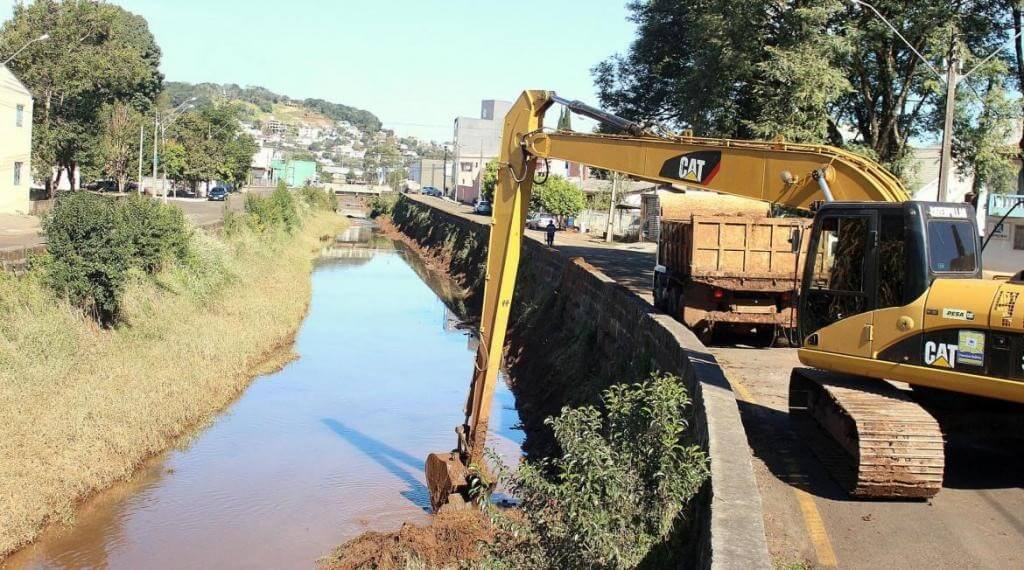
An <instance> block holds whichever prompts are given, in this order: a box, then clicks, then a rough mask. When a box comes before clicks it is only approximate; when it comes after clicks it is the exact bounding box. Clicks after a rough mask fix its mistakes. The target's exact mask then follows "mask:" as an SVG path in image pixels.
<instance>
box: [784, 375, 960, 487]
mask: <svg viewBox="0 0 1024 570" xmlns="http://www.w3.org/2000/svg"><path fill="white" fill-rule="evenodd" d="M789 413H790V416H791V417H792V418H794V419H795V420H798V421H802V422H806V423H813V424H817V426H816V427H819V428H820V429H811V430H810V432H809V434H808V435H809V437H808V438H807V439H808V442H809V443H810V446H811V448H812V449H813V450H814V452H815V454H816V455H817V456H818V457H819V459H820V460H821V461H822V463H823V464H824V465H825V467H826V468H827V469H828V470H829V472H830V473H831V475H832V477H833V478H834V479H835V480H836V481H837V482H838V483H839V484H840V485H841V486H842V487H843V488H845V489H846V490H847V491H848V492H849V493H850V494H851V495H852V496H854V497H858V498H875V499H887V498H916V499H927V498H930V497H933V496H935V494H936V493H938V492H939V489H941V488H942V475H943V469H944V467H945V450H944V441H943V435H942V430H941V429H940V427H939V423H938V421H937V420H936V419H935V418H934V417H933V416H932V415H931V414H930V413H928V411H926V410H925V409H924V408H922V407H921V406H920V405H918V404H917V403H916V402H914V401H913V400H912V399H911V397H910V396H909V395H908V393H907V392H906V391H903V390H899V389H898V388H896V387H895V386H893V385H892V384H890V383H888V382H886V381H884V380H874V379H869V378H860V377H856V376H847V375H841V374H834V373H830V372H824V371H821V370H814V369H809V368H796V369H794V370H793V373H792V375H791V376H790V383H789ZM810 420H813V421H810ZM811 427H812V428H813V427H815V426H811ZM829 440H831V441H829Z"/></svg>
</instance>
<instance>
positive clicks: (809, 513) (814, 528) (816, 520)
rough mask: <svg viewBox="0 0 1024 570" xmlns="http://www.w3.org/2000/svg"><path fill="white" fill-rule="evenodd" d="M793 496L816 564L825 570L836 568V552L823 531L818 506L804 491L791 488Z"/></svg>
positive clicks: (826, 532)
mask: <svg viewBox="0 0 1024 570" xmlns="http://www.w3.org/2000/svg"><path fill="white" fill-rule="evenodd" d="M793 494H794V495H796V501H797V502H798V503H800V510H801V511H802V512H803V515H804V525H806V526H807V534H808V535H810V537H811V544H813V545H814V553H815V554H817V556H818V564H821V565H822V566H825V567H827V568H836V567H837V566H839V561H838V560H837V559H836V551H835V550H833V549H832V541H831V540H829V538H828V531H827V530H825V523H824V521H822V520H821V513H820V512H818V506H817V505H815V504H814V498H813V497H811V496H810V495H809V494H807V492H806V491H803V490H800V489H797V488H796V487H793Z"/></svg>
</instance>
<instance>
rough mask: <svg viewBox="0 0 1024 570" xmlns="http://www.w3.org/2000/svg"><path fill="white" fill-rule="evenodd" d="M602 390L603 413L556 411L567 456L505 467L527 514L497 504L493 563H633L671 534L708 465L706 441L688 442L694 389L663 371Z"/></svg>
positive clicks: (539, 565) (571, 565)
mask: <svg viewBox="0 0 1024 570" xmlns="http://www.w3.org/2000/svg"><path fill="white" fill-rule="evenodd" d="M603 398H604V406H605V410H604V412H603V413H602V412H601V411H599V410H598V409H597V408H594V407H590V406H588V407H582V408H577V409H569V408H565V409H563V410H562V414H561V416H560V417H558V418H549V420H548V422H549V423H550V424H551V426H552V427H553V428H554V434H555V438H556V440H557V442H558V444H559V446H560V448H561V450H562V454H561V455H560V456H559V457H556V458H551V459H545V460H543V461H539V462H527V463H523V464H522V465H520V466H519V469H518V472H517V473H515V474H512V475H509V474H508V473H507V470H504V469H503V470H502V472H503V476H502V478H503V480H504V481H505V483H506V484H507V485H508V488H509V489H510V490H511V492H512V494H513V495H515V496H516V497H518V498H519V499H520V501H521V504H520V509H519V510H520V512H519V515H521V516H510V515H508V514H506V513H504V512H501V511H497V510H492V516H493V517H494V520H495V523H496V526H497V527H498V528H499V533H498V538H497V540H496V542H495V544H494V545H493V546H492V547H491V548H490V550H489V557H490V562H491V565H492V566H494V567H505V568H559V569H561V568H635V567H637V566H638V565H639V564H641V562H645V561H647V562H649V561H650V556H651V555H652V553H653V552H655V551H656V549H657V548H658V547H659V546H660V545H663V544H665V543H666V542H667V541H668V540H669V538H670V535H671V533H672V531H673V530H674V528H675V527H676V525H678V524H679V522H680V519H681V514H682V511H683V509H684V507H685V506H686V505H687V504H688V503H689V501H690V500H691V499H692V498H693V497H694V496H695V495H696V494H697V492H698V491H699V490H700V488H701V486H702V485H703V483H704V481H705V480H706V479H707V477H708V474H709V470H708V460H707V457H706V456H705V454H704V453H703V452H702V451H701V450H700V448H699V447H697V446H688V445H684V443H683V435H684V432H685V431H686V429H687V426H688V423H687V408H689V406H690V399H689V397H688V396H687V393H686V390H685V389H684V388H683V387H682V385H681V384H680V381H679V379H678V378H675V377H673V376H663V377H653V378H652V379H651V380H650V381H648V382H644V383H641V384H632V385H617V386H613V387H611V388H609V389H608V390H606V391H605V392H604V395H603Z"/></svg>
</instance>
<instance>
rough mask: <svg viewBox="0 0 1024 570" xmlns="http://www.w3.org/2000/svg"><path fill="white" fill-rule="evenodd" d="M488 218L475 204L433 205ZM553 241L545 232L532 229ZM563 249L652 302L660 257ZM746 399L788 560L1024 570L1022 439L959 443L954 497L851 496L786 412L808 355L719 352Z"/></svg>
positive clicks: (646, 250) (574, 246)
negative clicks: (794, 377) (797, 369)
mask: <svg viewBox="0 0 1024 570" xmlns="http://www.w3.org/2000/svg"><path fill="white" fill-rule="evenodd" d="M417 198H418V199H422V200H424V201H427V202H428V203H430V204H433V205H437V206H440V207H442V208H444V209H445V210H447V211H450V212H453V213H458V214H460V215H465V216H467V217H470V218H473V219H477V220H479V221H484V222H486V221H487V218H486V217H483V216H474V215H472V214H471V213H469V208H468V207H466V206H462V205H456V204H452V203H451V202H444V201H442V200H439V199H436V198H422V197H417ZM527 235H528V236H529V237H530V238H532V239H537V240H542V239H543V234H542V233H541V232H533V231H529V232H527ZM555 246H556V248H557V249H560V250H562V251H565V252H567V253H569V254H570V255H573V256H580V257H583V258H585V259H586V260H587V261H588V262H590V263H591V264H593V265H594V266H596V267H598V268H599V269H601V270H602V271H604V272H605V273H606V274H607V275H608V276H609V277H612V278H613V279H616V280H618V281H619V282H621V283H623V284H625V285H626V286H628V287H630V288H631V289H633V290H634V291H635V292H636V293H638V294H639V295H641V296H643V297H644V298H645V299H647V300H648V301H650V299H651V296H650V290H649V288H650V283H651V278H652V268H653V266H654V250H653V248H651V247H650V246H649V245H648V246H630V245H626V244H615V245H614V246H611V247H609V246H607V245H605V244H604V243H603V242H597V241H592V240H590V239H589V238H588V237H587V236H580V235H579V234H570V233H566V232H560V233H559V234H558V237H557V238H556V243H555ZM708 351H709V352H710V353H711V354H713V355H714V356H715V358H716V359H717V360H718V362H719V364H721V366H722V368H723V370H724V371H725V373H726V375H727V377H728V378H729V381H730V382H731V383H732V384H733V388H734V390H735V392H736V395H737V398H738V399H739V400H740V413H741V415H742V418H743V423H744V426H745V428H746V430H747V440H748V444H749V445H750V448H751V450H752V452H753V456H754V471H755V473H756V475H757V479H758V486H759V487H760V489H761V494H762V501H763V504H764V509H765V512H764V519H765V528H766V532H767V533H768V545H769V550H770V552H771V554H772V556H773V558H774V559H775V560H776V562H778V563H779V564H780V565H785V564H791V563H798V562H806V563H807V564H808V565H810V566H813V567H840V568H930V569H938V568H1020V567H1024V454H1022V453H1021V445H1020V443H1019V442H1015V443H1007V442H1005V441H992V440H986V439H984V438H981V437H959V436H958V437H953V438H951V441H950V442H949V444H948V446H947V469H946V471H947V473H946V480H945V482H944V485H943V490H942V491H941V492H940V493H939V494H938V495H937V496H936V497H935V498H934V499H933V500H931V501H929V502H898V501H854V500H850V499H849V498H848V497H846V496H845V495H844V494H843V493H842V491H841V490H840V489H839V488H838V487H837V486H836V485H835V483H834V482H833V481H832V480H831V479H830V478H829V476H828V475H827V473H825V471H824V469H823V467H822V466H821V465H820V463H818V461H817V460H816V459H815V458H814V456H813V454H811V453H810V450H809V449H808V448H807V446H806V444H805V443H804V442H803V441H802V438H801V435H800V433H799V432H796V431H794V428H793V426H792V425H791V424H790V421H789V416H788V414H787V413H786V405H787V401H786V394H787V387H788V383H789V374H790V371H791V370H792V369H793V367H794V366H799V362H798V361H797V357H796V351H795V350H794V349H787V348H774V349H755V348H748V347H744V346H741V345H725V346H713V347H709V348H708Z"/></svg>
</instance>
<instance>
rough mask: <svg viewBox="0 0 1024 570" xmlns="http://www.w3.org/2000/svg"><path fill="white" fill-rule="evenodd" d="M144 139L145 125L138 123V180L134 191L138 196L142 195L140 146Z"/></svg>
mask: <svg viewBox="0 0 1024 570" xmlns="http://www.w3.org/2000/svg"><path fill="white" fill-rule="evenodd" d="M145 138H146V124H145V123H142V122H141V121H140V124H139V178H138V180H137V181H138V184H137V185H136V188H135V189H136V190H138V192H139V196H141V195H142V144H143V142H144V141H145Z"/></svg>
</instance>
